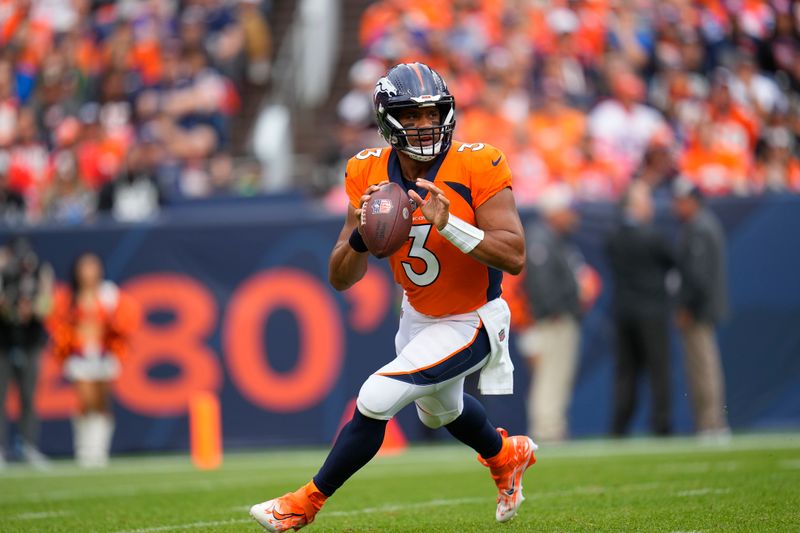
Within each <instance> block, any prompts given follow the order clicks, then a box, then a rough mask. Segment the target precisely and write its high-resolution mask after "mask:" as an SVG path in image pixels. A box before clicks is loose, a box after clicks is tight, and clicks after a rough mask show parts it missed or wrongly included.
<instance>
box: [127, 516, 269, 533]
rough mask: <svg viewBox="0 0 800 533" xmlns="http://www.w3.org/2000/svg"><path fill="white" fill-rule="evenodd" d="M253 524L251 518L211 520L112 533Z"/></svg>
mask: <svg viewBox="0 0 800 533" xmlns="http://www.w3.org/2000/svg"><path fill="white" fill-rule="evenodd" d="M246 522H253V519H252V518H232V519H230V520H212V521H210V522H190V523H188V524H175V525H172V526H155V527H142V528H139V529H123V530H121V531H115V532H114V533H153V532H155V531H172V530H174V529H200V528H206V527H211V526H230V525H233V524H244V523H246Z"/></svg>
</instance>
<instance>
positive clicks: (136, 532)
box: [114, 498, 487, 533]
mask: <svg viewBox="0 0 800 533" xmlns="http://www.w3.org/2000/svg"><path fill="white" fill-rule="evenodd" d="M485 501H487V498H460V499H453V500H431V501H427V502H419V503H409V504H392V505H381V506H380V507H365V508H363V509H354V510H352V511H331V512H329V513H325V515H324V516H353V515H360V514H371V513H391V512H393V511H406V510H409V509H419V508H424V507H446V506H450V505H462V504H465V503H478V502H485ZM237 510H238V508H237ZM246 522H252V518H233V519H230V520H215V521H210V522H191V523H189V524H176V525H173V526H154V527H143V528H139V529H126V530H123V531H115V532H114V533H155V532H156V531H172V530H173V529H197V528H206V527H211V526H224V525H230V524H243V523H246Z"/></svg>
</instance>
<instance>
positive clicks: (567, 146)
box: [528, 78, 586, 179]
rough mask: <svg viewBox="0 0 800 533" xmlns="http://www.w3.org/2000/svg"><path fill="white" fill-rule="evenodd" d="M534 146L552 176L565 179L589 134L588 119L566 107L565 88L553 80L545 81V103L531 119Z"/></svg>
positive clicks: (575, 110)
mask: <svg viewBox="0 0 800 533" xmlns="http://www.w3.org/2000/svg"><path fill="white" fill-rule="evenodd" d="M528 131H529V135H530V140H531V144H532V145H533V146H534V147H535V148H536V149H537V150H538V152H539V153H540V154H541V156H542V158H543V159H544V161H545V163H546V164H547V167H548V169H549V170H550V173H551V174H553V175H554V176H556V177H557V178H560V179H563V178H564V177H565V176H566V175H567V174H568V172H569V171H568V169H569V168H570V167H571V166H573V163H572V162H573V161H575V160H576V158H578V157H580V156H579V154H578V151H579V145H580V142H581V139H582V138H583V136H584V134H585V132H586V117H585V116H584V114H583V113H582V112H580V111H578V110H577V109H574V108H571V107H569V106H568V105H567V102H566V98H565V95H564V90H563V88H562V87H561V86H560V85H559V83H558V82H557V81H555V80H553V79H549V78H546V79H544V80H543V81H542V103H541V106H540V107H539V109H537V110H536V111H534V112H533V113H532V114H531V116H530V118H529V119H528Z"/></svg>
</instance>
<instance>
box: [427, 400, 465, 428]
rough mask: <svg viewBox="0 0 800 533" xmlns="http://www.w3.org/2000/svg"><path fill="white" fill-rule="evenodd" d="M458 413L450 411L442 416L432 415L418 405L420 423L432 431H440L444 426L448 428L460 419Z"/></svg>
mask: <svg viewBox="0 0 800 533" xmlns="http://www.w3.org/2000/svg"><path fill="white" fill-rule="evenodd" d="M458 415H459V413H458V411H450V412H446V413H441V414H431V413H428V412H426V411H424V410H422V408H421V407H420V406H419V405H417V416H418V417H419V419H420V421H421V422H422V423H423V424H425V425H426V426H428V427H429V428H431V429H438V428H440V427H442V426H446V425H447V424H449V423H450V422H452V421H453V420H455V419H456V418H458Z"/></svg>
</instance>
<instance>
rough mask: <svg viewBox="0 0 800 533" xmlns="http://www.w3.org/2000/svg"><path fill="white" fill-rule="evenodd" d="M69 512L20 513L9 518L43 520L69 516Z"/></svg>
mask: <svg viewBox="0 0 800 533" xmlns="http://www.w3.org/2000/svg"><path fill="white" fill-rule="evenodd" d="M68 514H70V512H69V511H40V512H37V513H20V514H17V515H13V516H9V518H10V519H12V520H41V519H42V518H56V517H59V516H67V515H68Z"/></svg>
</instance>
